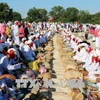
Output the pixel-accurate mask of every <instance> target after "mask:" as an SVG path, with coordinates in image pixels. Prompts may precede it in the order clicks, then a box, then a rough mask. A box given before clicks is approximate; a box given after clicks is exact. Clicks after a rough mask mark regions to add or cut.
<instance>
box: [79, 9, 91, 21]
mask: <svg viewBox="0 0 100 100" xmlns="http://www.w3.org/2000/svg"><path fill="white" fill-rule="evenodd" d="M90 21H91V15H90V13H89V12H88V11H84V10H80V11H79V13H78V22H79V23H89V22H90Z"/></svg>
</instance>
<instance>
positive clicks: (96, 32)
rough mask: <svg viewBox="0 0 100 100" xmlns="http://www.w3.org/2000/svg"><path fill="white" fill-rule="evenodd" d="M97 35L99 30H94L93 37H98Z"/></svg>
mask: <svg viewBox="0 0 100 100" xmlns="http://www.w3.org/2000/svg"><path fill="white" fill-rule="evenodd" d="M98 33H99V30H98V29H96V30H95V34H94V36H95V37H98Z"/></svg>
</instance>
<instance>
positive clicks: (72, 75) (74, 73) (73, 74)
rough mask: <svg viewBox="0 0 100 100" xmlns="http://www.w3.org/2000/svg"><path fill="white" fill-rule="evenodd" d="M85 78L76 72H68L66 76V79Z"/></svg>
mask: <svg viewBox="0 0 100 100" xmlns="http://www.w3.org/2000/svg"><path fill="white" fill-rule="evenodd" d="M72 78H76V79H77V78H81V79H82V78H83V74H82V73H80V72H78V71H75V70H67V71H66V72H65V74H64V79H72Z"/></svg>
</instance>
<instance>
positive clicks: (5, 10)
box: [0, 3, 21, 22]
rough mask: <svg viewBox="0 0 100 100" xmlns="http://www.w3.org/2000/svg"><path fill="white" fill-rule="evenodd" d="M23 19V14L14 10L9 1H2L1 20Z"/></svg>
mask: <svg viewBox="0 0 100 100" xmlns="http://www.w3.org/2000/svg"><path fill="white" fill-rule="evenodd" d="M9 20H10V21H14V20H21V15H20V13H18V12H13V9H10V7H9V6H8V4H7V3H0V21H6V22H7V21H9Z"/></svg>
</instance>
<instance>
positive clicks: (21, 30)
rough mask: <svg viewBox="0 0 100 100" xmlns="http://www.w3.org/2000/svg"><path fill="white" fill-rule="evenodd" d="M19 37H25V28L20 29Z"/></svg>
mask: <svg viewBox="0 0 100 100" xmlns="http://www.w3.org/2000/svg"><path fill="white" fill-rule="evenodd" d="M19 33H20V34H19V37H24V28H23V26H21V27H20V28H19Z"/></svg>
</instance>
